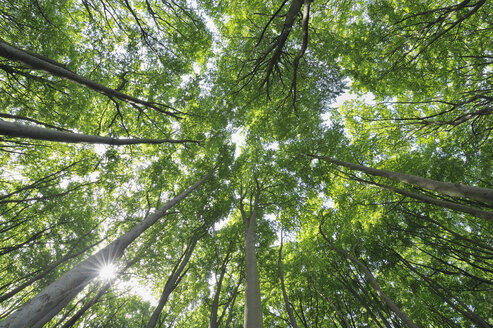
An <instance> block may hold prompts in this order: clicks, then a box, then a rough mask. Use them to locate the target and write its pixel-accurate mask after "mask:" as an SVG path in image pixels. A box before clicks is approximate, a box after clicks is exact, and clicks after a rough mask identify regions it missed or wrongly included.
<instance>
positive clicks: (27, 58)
mask: <svg viewBox="0 0 493 328" xmlns="http://www.w3.org/2000/svg"><path fill="white" fill-rule="evenodd" d="M0 56H2V57H4V58H7V59H10V60H13V61H17V62H20V63H23V64H25V65H27V66H29V67H32V68H34V69H40V70H43V71H45V72H48V73H50V74H53V75H55V76H58V77H61V78H64V79H66V80H68V81H71V82H74V83H77V84H80V85H82V86H85V87H88V88H90V89H92V90H94V91H96V92H99V93H101V94H103V95H105V96H107V97H109V98H110V99H114V98H116V99H120V100H122V101H125V102H127V103H130V104H133V105H141V106H145V107H149V108H152V109H154V110H156V111H158V112H160V113H163V114H166V115H170V116H173V117H176V118H178V116H177V113H175V112H170V111H168V110H165V109H163V107H164V108H167V109H171V108H170V107H169V106H167V105H162V104H157V103H152V102H148V101H145V100H142V99H138V98H135V97H132V96H130V95H127V94H124V93H122V92H120V91H118V90H115V89H112V88H108V87H106V86H104V85H101V84H99V83H97V82H94V81H92V80H89V79H86V78H85V77H83V76H80V75H77V74H75V73H74V72H72V71H70V70H69V69H67V68H66V67H65V66H64V65H63V64H60V63H58V62H56V61H54V60H51V59H49V58H46V57H44V56H41V55H38V54H34V53H31V52H28V51H24V50H21V49H19V48H16V47H14V46H12V45H10V44H8V43H6V42H5V41H3V40H2V39H1V38H0Z"/></svg>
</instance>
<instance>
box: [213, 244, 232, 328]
mask: <svg viewBox="0 0 493 328" xmlns="http://www.w3.org/2000/svg"><path fill="white" fill-rule="evenodd" d="M230 255H231V251H230V250H228V253H227V254H226V256H225V257H224V260H223V262H222V264H221V272H220V274H219V279H218V280H217V283H216V291H215V293H214V299H213V300H212V306H211V315H210V317H209V328H218V327H219V324H220V323H221V319H222V316H221V318H220V319H219V320H218V318H217V311H218V309H219V298H220V296H221V289H222V284H223V279H224V275H225V274H226V267H227V265H228V262H229V258H230ZM225 308H226V307H225ZM223 313H224V311H223Z"/></svg>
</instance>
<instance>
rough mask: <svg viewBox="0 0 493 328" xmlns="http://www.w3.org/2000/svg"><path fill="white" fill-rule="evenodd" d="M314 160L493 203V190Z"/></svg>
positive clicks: (340, 162) (446, 193) (339, 162)
mask: <svg viewBox="0 0 493 328" xmlns="http://www.w3.org/2000/svg"><path fill="white" fill-rule="evenodd" d="M308 156H310V157H313V158H318V159H322V160H324V161H327V162H329V163H332V164H336V165H341V166H345V167H347V168H350V169H352V170H357V171H360V172H365V173H368V174H371V175H374V176H380V177H385V178H388V179H391V180H394V181H399V182H403V183H407V184H411V185H414V186H418V187H421V188H425V189H428V190H432V191H436V192H440V193H442V194H445V195H448V196H453V197H464V198H470V199H474V200H477V201H480V202H485V203H493V189H489V188H481V187H472V186H467V185H463V184H459V183H448V182H441V181H436V180H432V179H427V178H422V177H419V176H416V175H411V174H405V173H397V172H392V171H386V170H377V169H374V168H371V167H367V166H363V165H358V164H354V163H349V162H343V161H339V160H337V159H333V158H329V157H326V156H317V155H308Z"/></svg>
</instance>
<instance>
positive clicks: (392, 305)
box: [319, 226, 418, 328]
mask: <svg viewBox="0 0 493 328" xmlns="http://www.w3.org/2000/svg"><path fill="white" fill-rule="evenodd" d="M319 231H320V234H321V235H322V237H323V238H324V239H325V241H326V242H327V244H328V245H329V246H330V248H332V249H333V250H335V251H336V252H337V253H339V254H341V255H342V256H343V257H344V258H346V259H349V260H351V262H353V263H354V264H356V265H357V266H358V267H359V268H360V270H361V271H363V273H364V275H365V277H366V279H367V280H368V282H369V283H370V285H371V286H372V287H373V288H374V289H375V291H376V292H377V294H378V296H380V298H381V299H382V301H384V303H385V304H387V306H388V307H389V308H390V309H391V310H392V311H393V312H394V313H395V314H396V315H397V316H398V317H399V318H400V319H401V320H402V322H404V323H405V324H406V325H407V326H408V327H410V328H418V326H417V325H416V324H415V323H414V321H413V320H412V319H411V318H409V317H408V316H407V314H405V313H404V312H403V311H402V310H401V309H400V308H399V307H398V306H397V305H396V304H395V303H394V302H393V301H392V300H391V299H390V297H388V296H387V294H385V293H384V292H383V290H382V288H381V287H380V285H379V284H378V282H377V280H376V279H375V277H374V276H373V274H372V273H371V271H370V270H369V269H368V267H367V266H366V265H365V264H364V263H363V262H361V261H360V260H358V259H357V258H356V257H354V256H352V255H351V254H349V253H348V252H347V251H345V250H344V249H342V248H339V247H337V246H336V245H334V244H333V243H332V242H331V241H330V240H329V239H328V238H327V236H325V234H324V233H323V231H322V226H319Z"/></svg>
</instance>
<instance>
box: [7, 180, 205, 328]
mask: <svg viewBox="0 0 493 328" xmlns="http://www.w3.org/2000/svg"><path fill="white" fill-rule="evenodd" d="M211 174H212V171H210V172H209V173H207V174H206V175H205V176H204V177H202V179H200V180H199V181H198V182H196V183H195V184H194V185H192V186H191V187H189V188H188V189H186V190H185V191H183V192H182V193H181V194H179V195H178V196H176V197H175V198H173V199H172V200H170V201H169V202H167V203H166V204H165V205H163V206H162V207H161V208H159V209H158V210H157V211H156V212H154V213H153V214H151V215H149V216H147V217H146V218H145V219H144V220H143V221H142V222H140V223H139V224H137V225H136V226H135V227H133V228H132V229H131V230H130V231H128V232H127V233H125V234H124V235H122V236H120V237H119V238H118V239H116V240H115V241H113V242H112V243H111V244H109V245H108V246H106V247H105V248H103V249H101V250H100V251H99V252H97V253H96V254H94V255H92V256H90V257H89V258H88V259H86V260H85V261H83V262H81V263H79V264H78V265H76V266H75V267H74V268H72V269H71V270H69V271H68V272H66V273H65V274H64V275H62V276H61V277H60V278H58V279H57V280H55V281H54V282H52V283H51V284H50V285H49V286H48V287H46V288H45V289H44V290H43V291H41V292H40V293H39V294H38V295H36V296H35V297H34V298H32V299H31V300H29V301H28V302H27V303H25V304H24V305H22V306H21V307H20V308H19V309H18V310H17V311H16V312H14V313H12V314H11V315H10V316H9V317H7V318H6V319H5V320H3V321H2V322H1V323H0V328H31V327H42V326H43V325H44V324H45V323H47V322H48V321H49V320H51V318H52V317H53V316H55V315H56V314H57V313H58V312H59V311H60V310H61V309H63V308H64V307H65V306H66V305H67V304H68V303H69V302H70V301H71V300H72V299H73V298H74V297H75V296H76V295H77V294H78V293H79V292H80V291H82V290H83V289H84V288H85V287H86V286H87V284H89V283H90V282H91V281H92V280H93V279H94V278H96V277H97V276H98V274H99V268H100V267H101V264H102V263H109V262H114V261H116V260H118V259H119V258H120V257H121V256H122V255H123V252H124V250H125V249H126V248H127V247H128V246H129V245H130V244H131V243H132V242H133V241H134V240H135V239H136V238H137V237H139V236H140V235H141V234H142V233H143V232H144V231H145V230H147V229H148V228H149V227H150V226H152V225H153V224H154V223H155V222H156V221H157V220H159V219H160V218H161V217H163V216H164V215H165V214H166V212H167V211H168V210H169V209H170V208H171V207H173V206H174V205H176V204H177V203H179V202H180V201H181V200H183V199H184V198H185V197H186V196H188V195H189V194H190V193H191V192H192V191H194V190H195V189H196V188H197V187H198V186H200V185H201V184H202V183H204V181H205V180H206V179H207V178H208V177H209V176H210V175H211Z"/></svg>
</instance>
